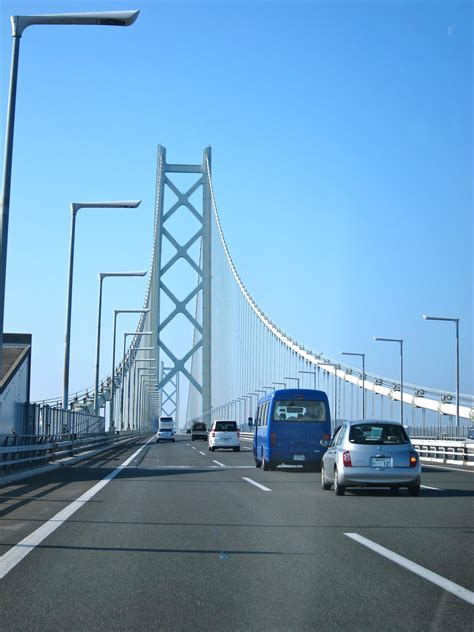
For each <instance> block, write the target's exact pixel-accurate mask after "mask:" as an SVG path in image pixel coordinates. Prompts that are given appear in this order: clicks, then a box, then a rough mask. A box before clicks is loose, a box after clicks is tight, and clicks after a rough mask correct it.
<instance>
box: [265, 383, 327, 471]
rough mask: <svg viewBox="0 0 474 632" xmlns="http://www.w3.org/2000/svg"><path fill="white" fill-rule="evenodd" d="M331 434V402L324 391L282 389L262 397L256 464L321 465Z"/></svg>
mask: <svg viewBox="0 0 474 632" xmlns="http://www.w3.org/2000/svg"><path fill="white" fill-rule="evenodd" d="M330 438H331V417H330V412H329V402H328V398H327V395H326V393H324V391H316V390H310V389H282V390H278V391H273V393H271V394H269V395H265V396H264V397H262V398H261V399H260V400H259V402H258V406H257V412H256V415H255V434H254V437H253V455H254V457H255V465H256V466H257V467H262V466H263V469H264V470H274V469H275V468H276V466H277V465H280V464H281V463H286V464H292V465H303V466H304V468H305V469H308V470H309V469H318V468H320V466H321V459H322V457H323V454H324V452H325V450H326V449H325V448H324V447H323V446H321V444H320V441H322V440H326V441H328V440H329V439H330Z"/></svg>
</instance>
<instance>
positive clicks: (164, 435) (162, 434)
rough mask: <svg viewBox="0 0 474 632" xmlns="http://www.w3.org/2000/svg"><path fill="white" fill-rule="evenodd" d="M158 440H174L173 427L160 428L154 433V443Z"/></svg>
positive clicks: (158, 441)
mask: <svg viewBox="0 0 474 632" xmlns="http://www.w3.org/2000/svg"><path fill="white" fill-rule="evenodd" d="M160 441H173V442H175V441H176V437H175V434H174V430H173V428H160V429H159V430H158V432H157V433H156V443H160Z"/></svg>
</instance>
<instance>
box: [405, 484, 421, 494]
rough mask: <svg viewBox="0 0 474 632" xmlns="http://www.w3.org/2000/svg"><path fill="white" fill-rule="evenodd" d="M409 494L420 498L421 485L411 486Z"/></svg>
mask: <svg viewBox="0 0 474 632" xmlns="http://www.w3.org/2000/svg"><path fill="white" fill-rule="evenodd" d="M408 493H409V494H410V496H419V495H420V486H419V485H411V486H410V487H409V488H408Z"/></svg>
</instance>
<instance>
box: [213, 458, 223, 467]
mask: <svg viewBox="0 0 474 632" xmlns="http://www.w3.org/2000/svg"><path fill="white" fill-rule="evenodd" d="M212 462H213V463H217V465H220V466H221V467H225V465H224V463H221V462H220V461H214V459H213V460H212Z"/></svg>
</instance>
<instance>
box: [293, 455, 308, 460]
mask: <svg viewBox="0 0 474 632" xmlns="http://www.w3.org/2000/svg"><path fill="white" fill-rule="evenodd" d="M305 458H306V457H305V455H304V454H293V461H304V460H305Z"/></svg>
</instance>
